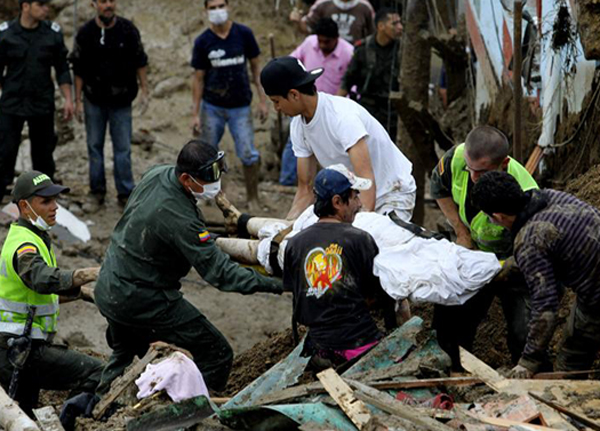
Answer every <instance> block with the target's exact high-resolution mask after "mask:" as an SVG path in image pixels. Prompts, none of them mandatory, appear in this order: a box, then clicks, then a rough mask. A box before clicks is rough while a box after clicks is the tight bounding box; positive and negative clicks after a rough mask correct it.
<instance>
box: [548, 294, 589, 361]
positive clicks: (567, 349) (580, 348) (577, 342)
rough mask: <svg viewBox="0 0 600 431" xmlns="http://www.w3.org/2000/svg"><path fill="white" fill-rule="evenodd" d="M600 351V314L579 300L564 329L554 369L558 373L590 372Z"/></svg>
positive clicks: (574, 305)
mask: <svg viewBox="0 0 600 431" xmlns="http://www.w3.org/2000/svg"><path fill="white" fill-rule="evenodd" d="M599 350H600V314H599V313H598V312H597V311H596V310H590V309H588V308H587V307H586V306H585V305H584V304H581V303H580V302H579V301H578V300H577V301H575V303H574V304H573V307H572V309H571V314H570V316H569V320H568V321H567V325H566V327H565V329H564V332H563V341H562V346H561V348H560V351H559V352H558V355H557V357H556V363H555V364H554V368H555V370H557V371H577V370H589V369H590V368H591V366H592V363H593V362H594V360H595V359H596V355H597V353H598V351H599Z"/></svg>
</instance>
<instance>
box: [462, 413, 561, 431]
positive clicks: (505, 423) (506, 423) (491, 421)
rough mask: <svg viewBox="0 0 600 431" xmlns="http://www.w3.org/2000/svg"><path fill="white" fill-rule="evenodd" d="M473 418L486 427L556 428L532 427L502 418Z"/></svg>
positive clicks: (545, 430)
mask: <svg viewBox="0 0 600 431" xmlns="http://www.w3.org/2000/svg"><path fill="white" fill-rule="evenodd" d="M473 418H475V419H477V420H479V421H481V422H483V423H486V424H488V425H495V426H499V427H504V428H510V427H516V426H518V427H521V428H522V429H531V430H537V431H556V428H549V427H545V426H542V425H534V424H529V423H526V422H519V421H512V420H510V419H502V418H490V417H485V416H478V415H473Z"/></svg>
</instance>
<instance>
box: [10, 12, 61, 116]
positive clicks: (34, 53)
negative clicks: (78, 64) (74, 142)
mask: <svg viewBox="0 0 600 431" xmlns="http://www.w3.org/2000/svg"><path fill="white" fill-rule="evenodd" d="M67 53H68V50H67V47H66V46H65V42H64V40H63V34H62V32H61V29H60V26H59V25H58V24H57V23H53V22H49V21H42V22H40V23H39V25H38V26H37V27H36V28H34V29H26V28H24V27H22V26H21V24H20V23H19V19H18V18H17V19H14V20H13V21H10V22H4V23H2V24H0V85H1V86H2V97H1V98H0V112H2V113H5V114H11V115H19V116H23V117H30V116H39V115H47V114H51V113H53V112H54V83H53V82H52V68H54V70H55V72H56V81H57V82H58V85H63V84H71V74H70V72H69V64H68V63H67Z"/></svg>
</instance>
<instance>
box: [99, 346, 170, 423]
mask: <svg viewBox="0 0 600 431" xmlns="http://www.w3.org/2000/svg"><path fill="white" fill-rule="evenodd" d="M159 354H160V351H159V348H158V347H156V346H150V348H149V349H148V352H147V353H146V354H145V355H144V357H143V358H142V359H140V360H139V361H138V362H137V363H136V364H135V365H133V366H132V367H131V368H130V369H129V371H127V372H126V373H125V374H123V376H121V377H119V378H118V379H117V380H115V381H114V382H113V384H112V385H111V387H110V390H109V391H108V393H107V394H106V395H104V396H103V397H102V399H101V400H100V401H99V402H98V404H96V407H95V408H94V411H93V413H92V416H93V417H94V419H96V420H98V419H100V418H101V417H102V415H103V414H104V413H105V412H106V410H107V409H108V408H109V407H110V405H111V404H112V403H113V402H115V400H116V399H117V398H119V396H121V394H122V393H123V392H124V391H125V389H127V386H129V384H130V383H133V382H134V381H135V380H136V379H137V378H138V377H139V376H140V374H141V373H142V371H144V369H145V368H146V366H147V365H148V364H149V363H151V362H152V361H153V360H155V359H156V358H157V357H158V356H159Z"/></svg>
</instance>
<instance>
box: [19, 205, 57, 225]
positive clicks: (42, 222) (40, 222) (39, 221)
mask: <svg viewBox="0 0 600 431" xmlns="http://www.w3.org/2000/svg"><path fill="white" fill-rule="evenodd" d="M25 202H27V201H25ZM27 206H28V207H29V209H30V210H31V211H32V212H33V213H34V214H35V217H36V219H35V220H32V219H31V218H30V219H29V222H30V223H31V224H32V225H34V226H35V227H37V228H38V229H39V230H41V231H44V232H46V231H49V230H50V229H52V226H50V225H49V224H48V223H46V220H44V219H43V218H41V217H40V216H39V215H37V213H36V212H35V211H34V209H33V208H31V205H29V202H27Z"/></svg>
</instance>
